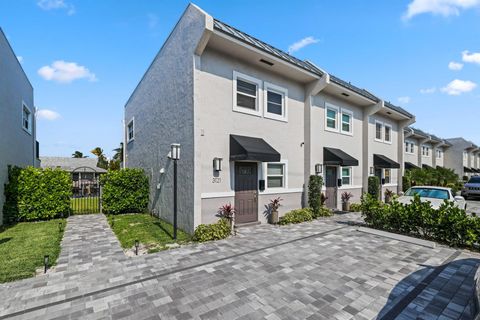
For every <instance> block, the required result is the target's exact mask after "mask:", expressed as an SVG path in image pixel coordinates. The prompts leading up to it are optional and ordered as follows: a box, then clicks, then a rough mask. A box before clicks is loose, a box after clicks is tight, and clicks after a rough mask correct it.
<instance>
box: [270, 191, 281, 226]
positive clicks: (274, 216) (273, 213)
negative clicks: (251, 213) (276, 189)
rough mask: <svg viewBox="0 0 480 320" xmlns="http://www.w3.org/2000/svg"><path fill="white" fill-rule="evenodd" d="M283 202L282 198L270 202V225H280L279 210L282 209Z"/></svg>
mask: <svg viewBox="0 0 480 320" xmlns="http://www.w3.org/2000/svg"><path fill="white" fill-rule="evenodd" d="M281 201H283V199H281V198H280V197H278V198H275V199H272V200H270V204H269V205H268V206H269V207H270V223H271V224H277V223H278V220H279V219H278V208H280V206H281V204H280V202H281Z"/></svg>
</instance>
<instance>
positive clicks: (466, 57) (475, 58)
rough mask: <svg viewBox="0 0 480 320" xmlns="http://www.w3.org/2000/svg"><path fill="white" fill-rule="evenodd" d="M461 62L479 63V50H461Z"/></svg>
mask: <svg viewBox="0 0 480 320" xmlns="http://www.w3.org/2000/svg"><path fill="white" fill-rule="evenodd" d="M462 60H463V62H470V63H476V64H480V52H472V53H470V52H469V51H468V50H465V51H463V52H462Z"/></svg>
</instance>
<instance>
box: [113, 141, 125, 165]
mask: <svg viewBox="0 0 480 320" xmlns="http://www.w3.org/2000/svg"><path fill="white" fill-rule="evenodd" d="M113 151H114V152H115V154H114V155H113V160H116V161H119V162H123V142H120V147H118V148H115V149H113Z"/></svg>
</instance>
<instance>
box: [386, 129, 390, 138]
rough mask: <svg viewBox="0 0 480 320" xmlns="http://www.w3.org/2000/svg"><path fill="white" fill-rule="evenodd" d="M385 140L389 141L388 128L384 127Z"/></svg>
mask: <svg viewBox="0 0 480 320" xmlns="http://www.w3.org/2000/svg"><path fill="white" fill-rule="evenodd" d="M385 140H386V141H390V127H385Z"/></svg>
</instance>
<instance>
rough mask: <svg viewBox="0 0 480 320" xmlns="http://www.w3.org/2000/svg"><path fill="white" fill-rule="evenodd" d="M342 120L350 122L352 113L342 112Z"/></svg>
mask: <svg viewBox="0 0 480 320" xmlns="http://www.w3.org/2000/svg"><path fill="white" fill-rule="evenodd" d="M342 121H343V122H347V123H350V115H349V114H345V113H344V114H342Z"/></svg>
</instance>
